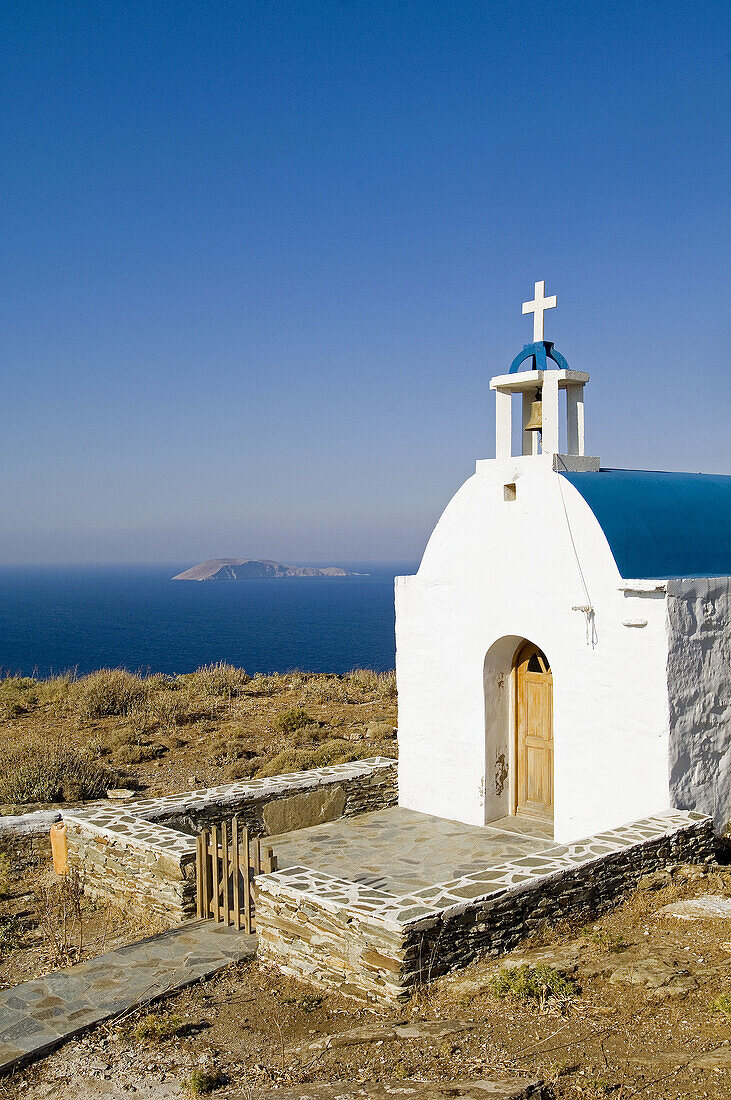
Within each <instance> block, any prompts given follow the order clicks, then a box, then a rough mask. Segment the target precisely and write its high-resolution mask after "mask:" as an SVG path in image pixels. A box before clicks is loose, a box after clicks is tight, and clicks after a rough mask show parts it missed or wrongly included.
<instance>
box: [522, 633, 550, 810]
mask: <svg viewBox="0 0 731 1100" xmlns="http://www.w3.org/2000/svg"><path fill="white" fill-rule="evenodd" d="M515 731H516V748H517V752H516V764H517V783H516V807H515V810H516V813H519V814H524V815H526V816H528V817H536V818H541V819H544V820H545V819H551V818H552V817H553V677H552V676H551V669H550V666H549V664H548V661H547V660H546V657H545V654H544V653H542V652H541V650H540V649H539V648H538V646H535V645H533V644H532V643H531V642H527V643H526V644H525V645H524V646H522V647H521V649H519V650H518V653H517V654H516V658H515Z"/></svg>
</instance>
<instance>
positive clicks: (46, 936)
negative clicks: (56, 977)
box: [0, 859, 161, 989]
mask: <svg viewBox="0 0 731 1100" xmlns="http://www.w3.org/2000/svg"><path fill="white" fill-rule="evenodd" d="M159 931H161V927H160V926H159V925H155V924H153V923H149V922H148V923H146V924H145V925H144V926H141V924H140V918H139V917H134V918H130V917H125V915H124V913H121V912H119V910H117V909H116V908H113V907H112V906H110V905H108V904H101V903H95V902H93V901H91V899H89V898H87V897H85V896H84V895H83V892H82V891H81V889H80V887H79V884H78V881H76V880H75V879H74V878H72V877H70V876H69V877H66V878H59V876H58V875H56V874H55V872H54V870H53V867H52V866H51V864H50V862H49V861H47V860H43V861H42V862H41V863H38V862H37V861H36V860H32V859H29V860H26V861H23V862H22V863H18V864H16V865H14V866H13V867H12V868H9V869H8V870H7V871H6V872H5V875H4V883H3V896H2V898H1V899H0V989H7V988H8V987H9V986H12V985H17V984H18V983H19V982H25V981H29V980H30V979H31V978H39V977H41V976H42V975H44V974H48V973H50V972H51V971H52V970H58V969H60V968H62V967H66V966H72V965H73V964H74V963H77V962H81V961H82V960H83V959H91V958H95V957H96V956H97V955H102V954H103V953H104V952H105V951H113V950H114V949H115V948H116V947H120V946H122V944H126V943H132V942H134V940H138V939H140V938H141V937H142V936H145V935H152V934H153V933H155V932H159Z"/></svg>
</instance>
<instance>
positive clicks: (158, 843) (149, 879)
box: [65, 818, 196, 927]
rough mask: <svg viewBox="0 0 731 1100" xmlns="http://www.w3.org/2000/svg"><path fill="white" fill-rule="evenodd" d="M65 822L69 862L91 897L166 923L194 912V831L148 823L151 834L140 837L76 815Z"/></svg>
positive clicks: (159, 922) (180, 920) (162, 923)
mask: <svg viewBox="0 0 731 1100" xmlns="http://www.w3.org/2000/svg"><path fill="white" fill-rule="evenodd" d="M65 825H66V839H67V841H68V863H69V867H70V868H71V869H73V870H74V871H76V872H77V873H78V875H79V878H80V880H81V883H82V885H83V889H84V893H85V894H87V895H88V896H89V897H93V898H96V899H101V900H106V901H108V902H110V903H112V904H114V905H115V906H117V907H118V908H120V909H124V910H127V911H132V912H135V913H138V914H140V915H141V916H142V917H144V918H146V919H147V920H149V921H150V922H152V923H155V924H157V925H164V926H165V927H172V926H173V925H176V924H180V923H181V922H182V921H183V920H185V919H186V918H187V917H190V916H194V915H195V907H196V884H195V849H196V844H195V840H194V838H193V837H187V836H184V835H183V834H181V833H176V832H174V831H173V830H172V829H162V828H160V827H159V826H148V829H149V839H142V838H140V837H136V836H135V835H134V834H132V833H127V834H123V833H114V832H113V831H111V830H102V829H95V828H93V827H90V826H89V825H88V824H87V823H84V822H80V821H77V820H76V819H73V818H71V819H68V820H67V821H66V822H65ZM169 833H170V834H172V836H168V835H167V834H169Z"/></svg>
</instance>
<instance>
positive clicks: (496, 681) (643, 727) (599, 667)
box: [396, 282, 731, 842]
mask: <svg viewBox="0 0 731 1100" xmlns="http://www.w3.org/2000/svg"><path fill="white" fill-rule="evenodd" d="M556 304H557V302H556V297H555V296H551V297H546V296H545V285H544V283H543V282H540V283H536V285H535V296H534V300H533V301H532V302H526V303H525V304H524V305H523V313H533V316H534V333H533V342H532V343H531V344H527V345H526V346H525V347H524V348H523V350H522V352H520V353H519V355H517V356H516V358H515V359H514V361H513V363H512V365H511V366H510V369H509V371H508V373H506V374H501V375H498V376H497V377H496V378H493V379H492V381H491V383H490V386H491V389H492V390H493V391H494V393H495V402H496V451H495V458H494V459H486V460H479V461H478V462H477V466H476V470H475V473H474V474H473V476H472V477H470V478H469V479H468V480H467V481H466V482H465V484H464V485H463V486H462V487H461V489H459V491H458V492H457V493H456V495H455V496H454V497H453V499H452V500H451V501H450V503H449V504H448V506H447V508H446V510H445V511H444V513H443V515H442V516H441V518H440V520H439V522H438V523H437V525H436V527H435V529H434V532H433V534H432V535H431V538H430V539H429V542H428V545H427V547H426V550H425V552H424V556H423V559H422V562H421V565H420V567H419V570H418V572H417V573H416V575H415V576H410V577H398V578H397V580H396V671H397V679H398V699H399V746H400V760H399V801H400V804H401V805H402V806H404V807H407V808H409V809H412V810H418V811H421V812H423V813H427V814H433V815H437V816H440V817H444V818H450V819H452V820H456V821H462V822H466V823H468V824H472V825H483V824H487V823H489V822H496V821H501V822H503V824H505V822H504V819H507V818H510V819H512V825H513V827H514V828H517V829H522V830H527V831H531V830H535V831H542V832H543V833H544V834H547V835H551V836H553V837H555V839H556V840H557V841H559V842H570V841H573V840H577V839H579V838H581V837H585V836H589V835H591V834H595V833H598V832H601V831H602V830H603V829H607V828H612V827H616V826H618V825H621V824H623V823H625V822H629V821H634V820H637V819H639V818H642V817H645V816H647V815H649V814H653V813H656V812H658V811H663V810H668V809H671V808H679V809H693V810H698V811H701V812H704V813H707V814H710V815H712V816H713V817H714V819H715V822H716V827H717V829H718V830H719V831H723V830H724V829H725V828H726V826H727V824H728V822H729V820H731V576H729V574H731V476H721V475H705V474H676V473H659V472H649V471H641V470H615V469H606V468H605V467H602V466H601V464H600V461H599V458H596V457H591V456H589V455H587V454H586V446H585V438H584V390H585V387H586V385H587V383H588V382H589V375H588V374H586V373H584V372H581V371H578V370H571V369H570V368H569V366H568V364H567V363H566V360H565V359H564V358H563V356H562V355H561V354H560V353H559V352H558V351H557V350H556V349H555V348H554V346H553V344H552V343H551V342H550V341H547V340H545V339H544V321H543V317H544V311H545V310H546V309H550V308H553V307H554V306H556ZM516 401H517V402H518V403H519V405H520V408H521V410H522V421H521V424H522V430H519V431H518V432H517V433H513V432H512V430H511V429H512V424H513V415H512V414H513V402H516ZM514 434H517V438H516V439H514V438H513V435H514ZM516 452H517V453H516ZM508 824H510V823H508Z"/></svg>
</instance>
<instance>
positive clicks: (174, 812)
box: [63, 757, 397, 926]
mask: <svg viewBox="0 0 731 1100" xmlns="http://www.w3.org/2000/svg"><path fill="white" fill-rule="evenodd" d="M396 800H397V787H396V761H395V760H389V759H385V758H382V757H373V758H371V759H368V760H355V761H352V762H351V763H348V764H336V765H333V766H332V767H329V768H314V769H312V770H310V771H305V772H292V773H290V774H288V775H278V776H273V777H271V778H268V779H252V780H247V781H245V782H244V781H242V782H239V783H230V784H226V785H225V786H222V787H210V788H207V789H203V790H200V791H191V792H189V793H186V794H180V795H167V796H165V797H163V798H149V799H139V800H137V801H134V802H127V803H125V804H124V805H123V806H115V805H111V804H108V803H105V804H103V805H99V804H97V805H95V806H93V807H89V808H87V809H86V810H83V811H72V812H70V813H64V815H63V820H64V824H65V826H66V839H67V843H68V861H69V866H70V867H72V868H73V869H74V870H76V871H77V872H78V873H79V875H80V877H81V879H82V881H83V884H84V889H85V891H86V892H87V893H88V894H89V895H90V896H93V897H97V898H107V899H109V900H110V901H112V902H114V903H115V904H117V905H120V906H124V907H125V908H133V909H135V910H140V911H142V912H144V913H145V914H147V915H148V916H149V917H151V918H154V919H156V920H158V921H160V922H162V923H164V924H166V925H168V926H171V925H174V924H179V923H180V922H181V921H182V920H185V919H186V918H188V917H192V916H195V910H196V898H195V851H196V843H195V836H196V835H197V834H198V833H199V832H201V831H202V830H203V829H206V828H210V827H211V826H212V825H219V824H220V823H221V822H222V821H224V820H230V819H231V818H232V817H233V816H234V815H237V816H238V818H239V821H240V822H241V824H242V825H246V826H248V828H249V830H250V832H251V833H252V834H253V835H255V836H266V835H273V834H274V833H279V832H285V831H288V830H290V829H299V828H306V827H307V826H310V825H316V824H320V823H321V822H323V821H331V820H333V819H334V818H336V817H340V816H352V815H354V814H359V813H365V812H366V811H367V810H377V809H383V808H385V807H386V806H392V805H394V803H395V802H396Z"/></svg>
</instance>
